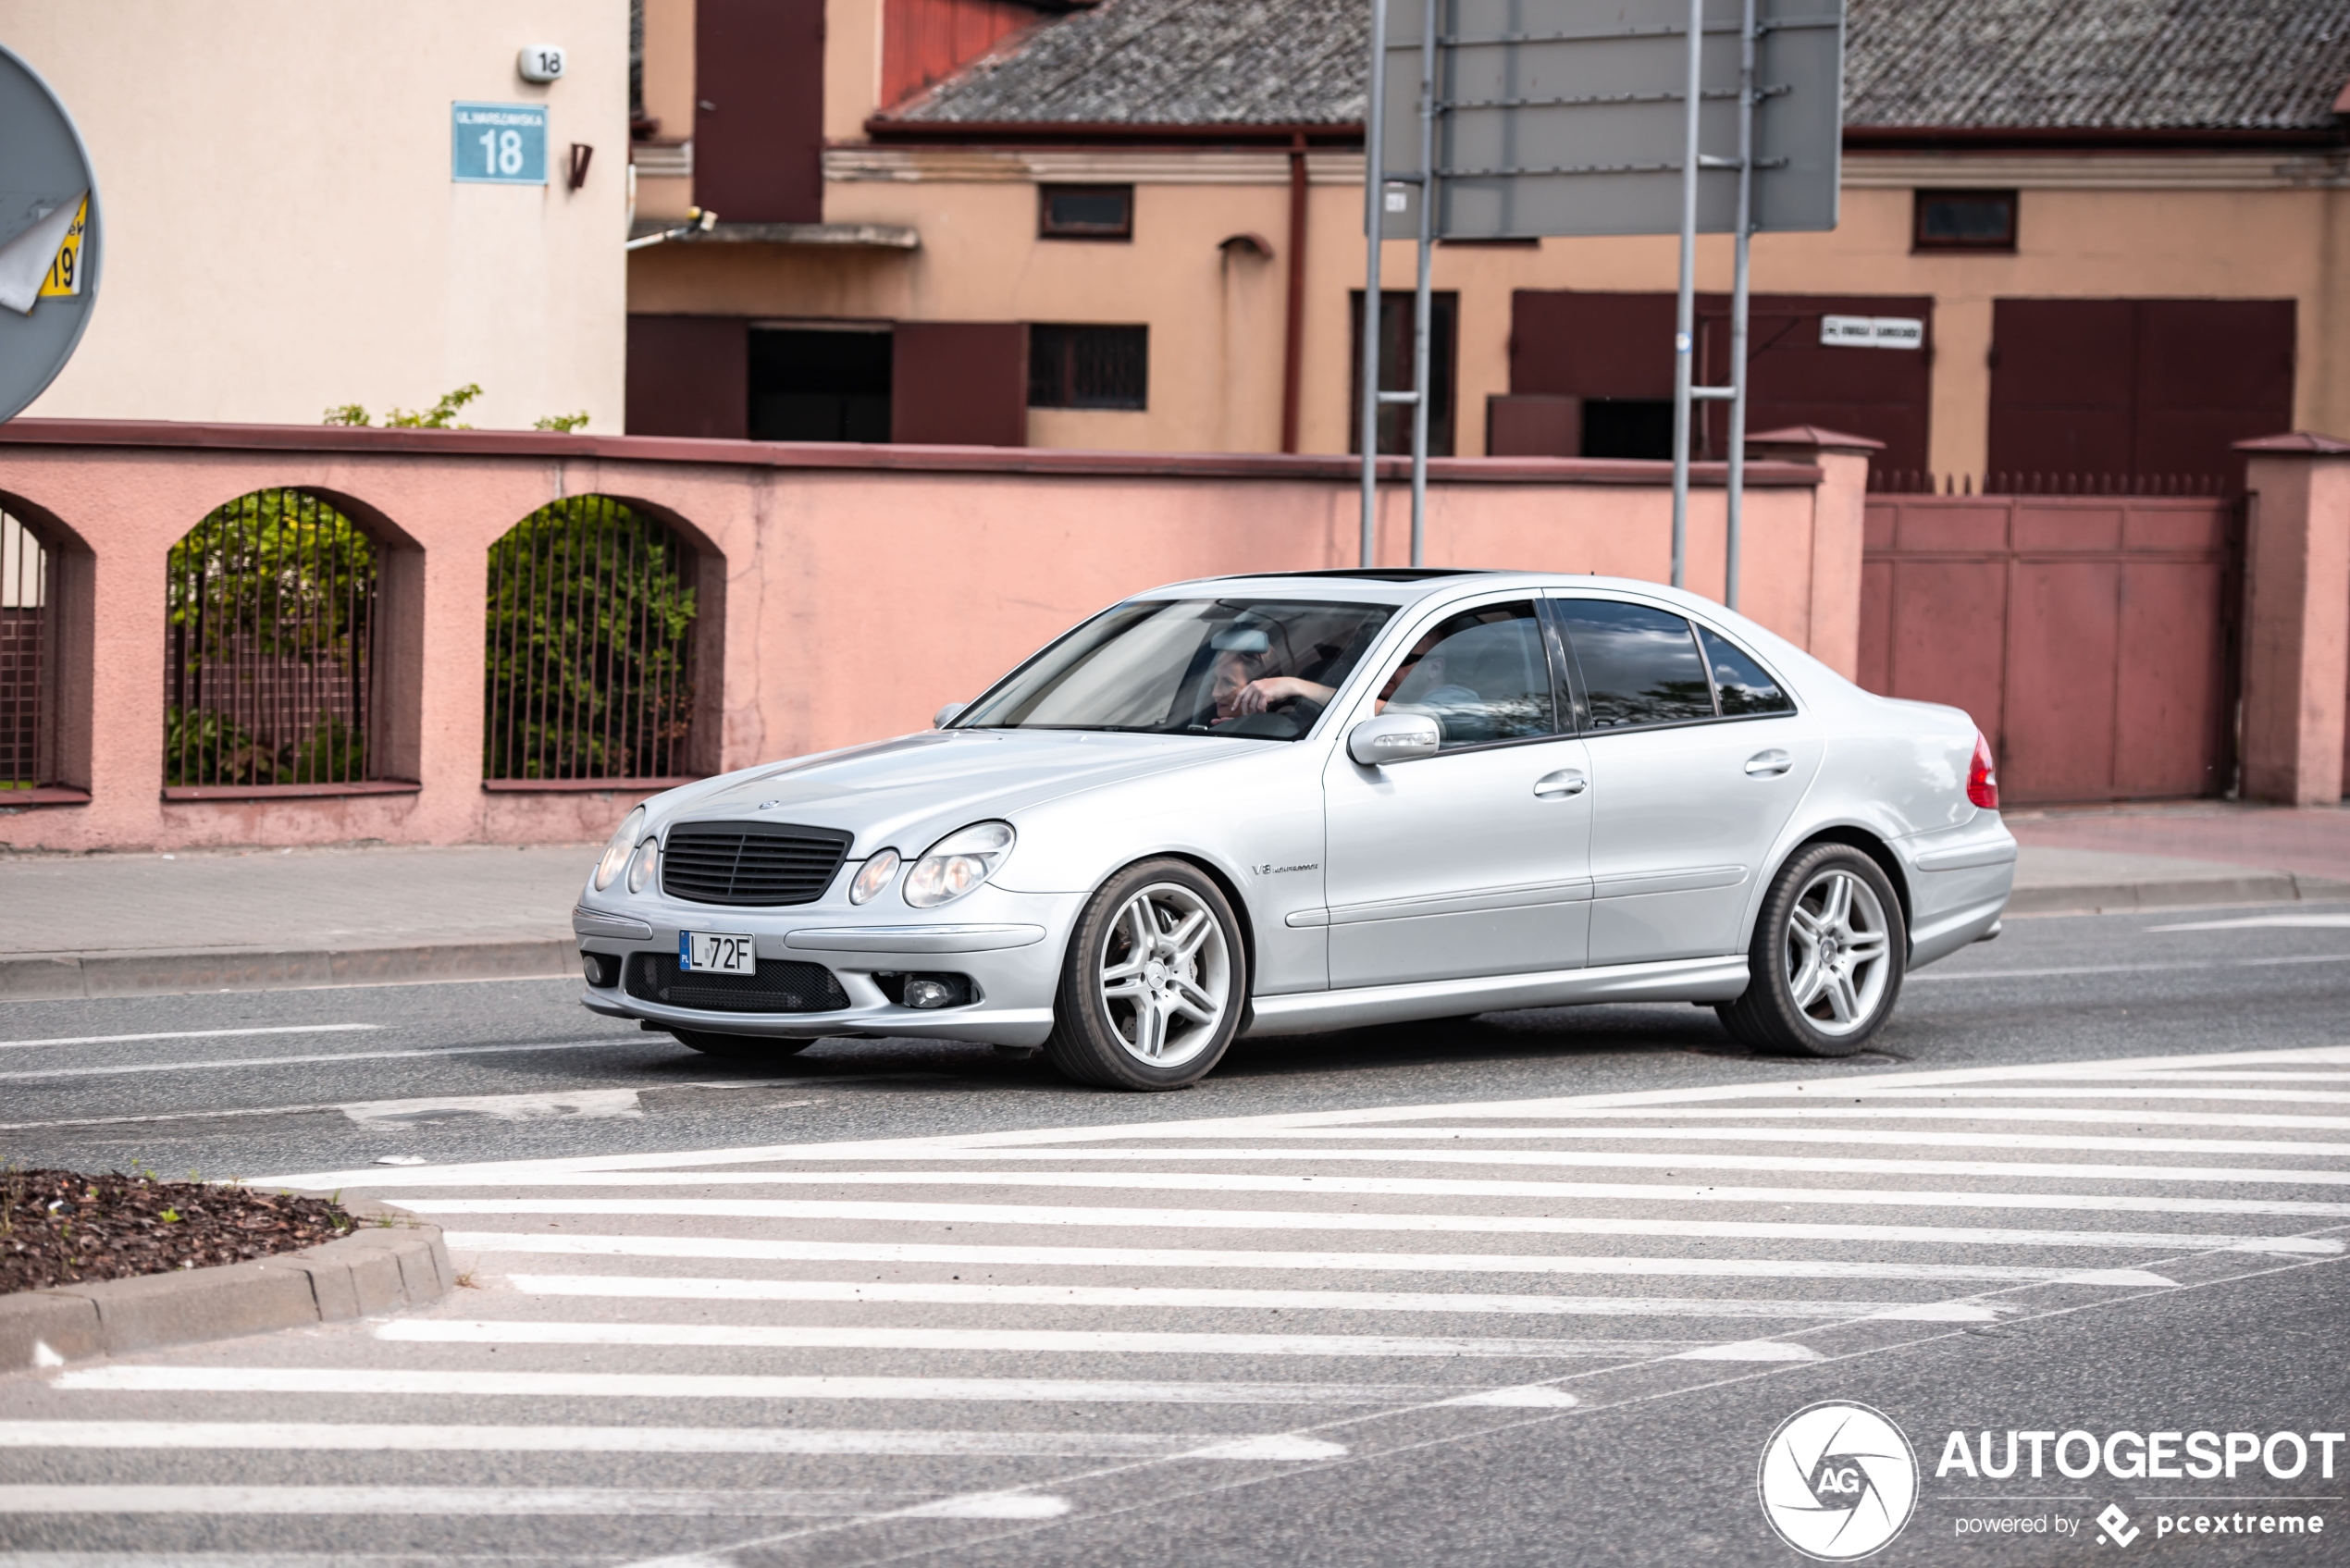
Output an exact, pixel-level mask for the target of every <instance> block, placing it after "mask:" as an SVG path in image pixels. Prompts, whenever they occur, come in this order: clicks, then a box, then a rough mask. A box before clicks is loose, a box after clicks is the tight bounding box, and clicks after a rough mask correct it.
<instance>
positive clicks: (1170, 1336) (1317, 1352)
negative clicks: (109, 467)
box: [376, 1318, 1694, 1357]
mask: <svg viewBox="0 0 2350 1568" xmlns="http://www.w3.org/2000/svg"><path fill="white" fill-rule="evenodd" d="M376 1338H377V1339H378V1340H390V1341H392V1342H394V1343H397V1344H403V1345H666V1346H690V1347H694V1348H699V1349H706V1350H707V1349H721V1350H856V1351H1001V1352H1008V1353H1013V1354H1023V1355H1034V1354H1070V1355H1305V1356H1442V1357H1459V1356H1527V1357H1533V1356H1650V1355H1670V1354H1673V1353H1674V1352H1677V1351H1681V1350H1684V1349H1687V1348H1689V1347H1690V1346H1691V1345H1692V1344H1693V1343H1694V1341H1692V1340H1498V1339H1481V1340H1480V1339H1463V1338H1455V1337H1452V1336H1441V1337H1440V1336H1432V1335H1404V1334H1195V1333H1170V1332H1144V1331H1131V1330H1129V1331H1121V1330H1118V1329H1085V1328H917V1327H903V1328H831V1327H806V1326H803V1325H797V1324H774V1323H545V1322H488V1321H484V1320H481V1319H478V1318H476V1319H449V1318H423V1319H417V1318H403V1319H398V1320H395V1321H393V1322H390V1323H386V1324H382V1325H380V1326H378V1327H377V1329H376Z"/></svg>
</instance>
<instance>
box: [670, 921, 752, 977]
mask: <svg viewBox="0 0 2350 1568" xmlns="http://www.w3.org/2000/svg"><path fill="white" fill-rule="evenodd" d="M677 967H678V968H679V969H693V970H696V971H705V972H708V973H710V974H757V973H758V972H759V960H758V959H757V958H756V957H753V956H752V955H751V950H750V938H749V937H748V936H737V935H735V934H733V933H731V932H716V931H681V932H678V933H677Z"/></svg>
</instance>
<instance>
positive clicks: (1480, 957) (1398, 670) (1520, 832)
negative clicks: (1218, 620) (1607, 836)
mask: <svg viewBox="0 0 2350 1568" xmlns="http://www.w3.org/2000/svg"><path fill="white" fill-rule="evenodd" d="M1376 689H1377V690H1378V691H1379V698H1376V699H1373V700H1371V701H1367V702H1365V703H1363V704H1362V705H1361V707H1360V708H1358V709H1357V710H1355V711H1354V713H1353V714H1352V715H1350V717H1349V719H1348V721H1347V724H1346V726H1345V727H1346V728H1351V727H1352V726H1353V725H1354V724H1356V723H1360V722H1363V721H1364V720H1366V719H1368V718H1370V717H1371V716H1372V715H1373V713H1374V712H1375V711H1378V710H1380V709H1384V710H1385V711H1387V712H1391V713H1402V712H1420V713H1427V714H1429V715H1430V716H1431V717H1433V718H1434V719H1435V720H1436V721H1437V723H1438V725H1439V727H1440V729H1441V732H1442V734H1443V737H1444V739H1443V749H1442V750H1441V752H1439V753H1438V754H1437V755H1436V756H1433V757H1422V758H1416V759H1412V760H1410V761H1404V762H1392V763H1388V764H1386V765H1384V766H1382V767H1377V768H1367V767H1365V766H1363V765H1362V764H1361V763H1358V762H1356V761H1355V760H1354V759H1353V758H1351V757H1349V756H1348V755H1347V752H1346V745H1345V740H1344V736H1343V733H1342V735H1341V737H1340V741H1339V744H1338V746H1337V747H1335V748H1334V749H1333V751H1332V753H1331V756H1330V763H1329V766H1328V768H1327V770H1326V771H1325V772H1324V775H1323V798H1324V801H1325V805H1326V809H1327V811H1328V822H1329V834H1330V836H1329V859H1330V865H1329V870H1328V872H1327V883H1326V886H1327V888H1328V897H1329V901H1330V910H1329V914H1328V917H1327V918H1328V920H1329V921H1330V984H1331V986H1332V987H1333V988H1343V987H1347V986H1359V985H1387V984H1398V983H1404V982H1414V981H1433V980H1459V979H1465V978H1468V977H1472V976H1478V975H1491V974H1526V973H1535V972H1540V971H1542V970H1546V969H1576V968H1579V967H1580V966H1581V964H1582V962H1583V951H1584V944H1585V940H1586V932H1587V929H1588V925H1589V914H1590V907H1591V906H1590V867H1589V853H1590V827H1591V821H1590V808H1589V784H1588V768H1589V759H1588V758H1587V757H1586V755H1585V753H1584V748H1583V742H1582V741H1581V740H1580V739H1578V738H1577V737H1576V736H1575V735H1574V734H1573V733H1572V730H1571V726H1563V725H1562V722H1561V714H1562V711H1563V710H1564V707H1565V705H1564V703H1563V702H1562V701H1561V700H1560V691H1559V683H1558V672H1557V658H1556V655H1555V651H1554V645H1553V643H1552V639H1551V638H1549V637H1548V636H1546V635H1545V629H1544V625H1543V623H1542V620H1541V618H1540V613H1539V611H1538V609H1537V606H1536V604H1535V601H1534V600H1533V599H1509V600H1503V601H1498V602H1493V603H1487V604H1481V605H1478V606H1476V607H1474V608H1471V609H1468V610H1452V611H1445V612H1443V613H1442V614H1441V616H1440V617H1438V618H1437V620H1436V621H1435V622H1434V623H1432V624H1429V625H1427V626H1423V627H1422V628H1420V629H1419V630H1417V631H1416V632H1415V633H1414V635H1413V640H1412V642H1411V643H1410V644H1408V645H1407V646H1406V648H1404V650H1403V651H1402V652H1400V653H1398V654H1392V655H1391V656H1390V658H1389V662H1388V666H1387V668H1386V669H1385V670H1383V671H1382V672H1381V673H1380V681H1379V686H1378V687H1377V688H1376Z"/></svg>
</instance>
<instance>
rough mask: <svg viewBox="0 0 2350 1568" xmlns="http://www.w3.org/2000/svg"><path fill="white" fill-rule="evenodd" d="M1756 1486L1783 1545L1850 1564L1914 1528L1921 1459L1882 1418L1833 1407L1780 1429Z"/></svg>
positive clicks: (1859, 1408)
mask: <svg viewBox="0 0 2350 1568" xmlns="http://www.w3.org/2000/svg"><path fill="white" fill-rule="evenodd" d="M1754 1485H1755V1491H1756V1493H1757V1494H1758V1495H1759V1496H1760V1497H1761V1498H1762V1517H1763V1518H1765V1519H1767V1520H1769V1521H1770V1524H1771V1528H1772V1529H1773V1530H1774V1531H1775V1532H1776V1533H1777V1535H1778V1537H1779V1539H1781V1540H1783V1541H1785V1542H1787V1545H1789V1546H1791V1547H1793V1548H1794V1549H1796V1550H1798V1551H1800V1552H1801V1553H1802V1554H1803V1555H1804V1556H1806V1557H1809V1558H1812V1559H1814V1560H1815V1561H1818V1562H1853V1561H1855V1560H1856V1559H1859V1558H1863V1557H1866V1556H1868V1555H1869V1554H1871V1553H1872V1552H1874V1551H1878V1550H1881V1549H1884V1548H1885V1547H1886V1546H1887V1545H1890V1544H1891V1542H1892V1540H1893V1537H1896V1536H1898V1535H1899V1534H1900V1533H1901V1527H1902V1526H1903V1525H1907V1524H1908V1523H1909V1522H1910V1514H1911V1511H1912V1510H1913V1509H1915V1508H1916V1506H1917V1500H1918V1456H1917V1451H1915V1450H1913V1449H1912V1448H1911V1447H1910V1439H1909V1438H1906V1437H1904V1436H1903V1435H1902V1432H1901V1428H1900V1427H1899V1426H1895V1425H1894V1424H1893V1421H1892V1418H1891V1417H1889V1416H1887V1415H1886V1414H1884V1413H1883V1412H1882V1411H1877V1410H1872V1409H1871V1408H1870V1407H1868V1406H1867V1405H1864V1404H1847V1403H1844V1402H1841V1401H1826V1402H1824V1403H1821V1404H1815V1405H1808V1406H1806V1407H1805V1408H1803V1409H1801V1410H1799V1411H1797V1412H1796V1413H1795V1414H1793V1415H1790V1416H1788V1417H1787V1419H1786V1420H1785V1421H1782V1422H1781V1423H1779V1429H1778V1430H1777V1431H1775V1432H1774V1433H1772V1434H1771V1440H1770V1441H1769V1442H1767V1443H1765V1444H1763V1445H1762V1464H1761V1466H1760V1467H1759V1469H1758V1470H1757V1472H1756V1475H1755V1482H1754Z"/></svg>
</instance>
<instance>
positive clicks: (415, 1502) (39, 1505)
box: [0, 1486, 1069, 1519]
mask: <svg viewBox="0 0 2350 1568" xmlns="http://www.w3.org/2000/svg"><path fill="white" fill-rule="evenodd" d="M1066 1512H1069V1503H1068V1500H1066V1499H1062V1498H1057V1497H1052V1496H1048V1495H1046V1494H1044V1493H1040V1492H994V1493H975V1494H972V1495H971V1496H968V1497H952V1498H942V1499H938V1500H935V1501H930V1502H925V1501H923V1500H921V1494H920V1493H914V1494H908V1493H903V1492H863V1491H827V1492H819V1491H805V1492H778V1491H753V1490H744V1491H658V1492H656V1491H637V1490H631V1489H627V1488H618V1487H578V1488H571V1487H547V1488H524V1487H144V1486H84V1487H77V1486H31V1487H8V1486H0V1514H5V1513H208V1514H221V1513H248V1514H249V1513H264V1514H303V1513H307V1514H412V1515H423V1516H427V1517H430V1516H435V1515H443V1514H502V1515H507V1516H515V1515H531V1514H672V1515H681V1516H685V1517H701V1516H707V1515H712V1514H717V1515H734V1516H736V1517H752V1518H785V1519H840V1518H855V1517H858V1516H860V1515H863V1514H869V1513H895V1514H903V1515H905V1516H908V1517H914V1518H932V1519H1053V1518H1058V1517H1059V1516H1060V1515H1061V1514H1064V1513H1066Z"/></svg>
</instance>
